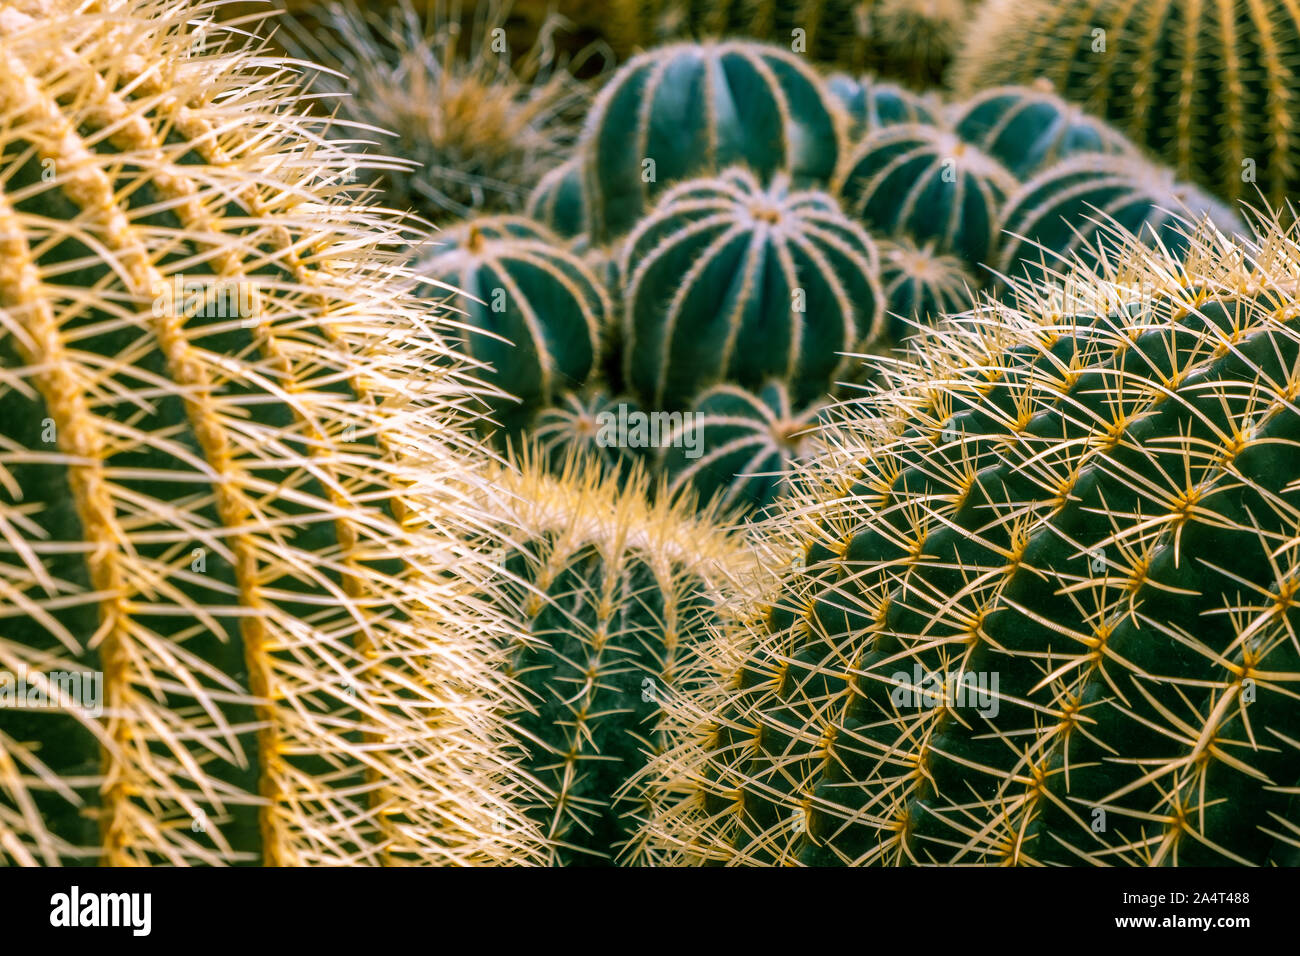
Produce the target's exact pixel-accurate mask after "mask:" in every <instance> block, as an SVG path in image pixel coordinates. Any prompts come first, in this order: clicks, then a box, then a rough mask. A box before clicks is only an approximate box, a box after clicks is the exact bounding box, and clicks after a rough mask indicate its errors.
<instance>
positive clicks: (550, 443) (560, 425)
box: [529, 388, 645, 475]
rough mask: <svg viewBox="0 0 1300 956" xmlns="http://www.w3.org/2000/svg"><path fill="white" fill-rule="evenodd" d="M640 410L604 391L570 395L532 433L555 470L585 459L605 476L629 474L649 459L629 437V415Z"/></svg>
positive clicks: (545, 414) (540, 417)
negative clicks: (632, 469) (640, 463)
mask: <svg viewBox="0 0 1300 956" xmlns="http://www.w3.org/2000/svg"><path fill="white" fill-rule="evenodd" d="M624 410H625V411H624ZM639 411H640V409H639V408H638V407H637V405H636V403H635V402H633V401H632V400H631V399H630V398H628V397H626V396H620V397H618V398H611V397H610V394H609V393H608V392H607V391H605V390H604V389H602V388H590V389H586V390H584V391H582V392H568V393H566V394H565V395H563V396H562V397H561V399H560V401H559V402H558V403H557V404H556V405H554V406H553V407H551V408H547V409H544V410H543V411H542V412H541V413H540V414H539V415H538V416H537V419H536V421H535V422H534V423H533V424H532V427H531V428H530V429H529V433H530V435H531V436H532V438H533V439H534V440H535V442H536V444H537V446H538V452H539V454H540V455H541V456H543V457H544V458H545V460H546V461H547V462H549V463H551V464H552V465H553V467H555V468H558V469H562V468H564V467H566V466H567V465H568V463H569V462H570V461H572V460H573V459H574V458H575V457H577V456H582V457H585V459H586V460H587V461H588V462H591V463H592V464H593V466H594V467H596V468H599V469H600V470H601V471H602V472H603V473H607V474H620V475H627V474H629V471H630V469H631V468H632V467H633V465H635V464H636V462H638V461H642V460H643V459H644V458H645V450H644V449H643V448H642V447H641V446H639V445H633V444H632V443H630V442H629V441H628V440H627V435H626V434H625V423H626V422H627V421H628V417H627V416H628V415H629V414H630V413H632V412H639Z"/></svg>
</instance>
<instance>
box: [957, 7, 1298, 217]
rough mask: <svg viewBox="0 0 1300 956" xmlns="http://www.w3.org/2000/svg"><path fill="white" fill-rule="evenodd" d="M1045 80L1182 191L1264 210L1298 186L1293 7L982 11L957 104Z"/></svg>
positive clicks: (965, 54) (963, 59) (964, 57)
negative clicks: (1197, 187) (1200, 190)
mask: <svg viewBox="0 0 1300 956" xmlns="http://www.w3.org/2000/svg"><path fill="white" fill-rule="evenodd" d="M1040 76H1041V77H1046V78H1047V79H1048V80H1050V81H1051V82H1052V83H1053V84H1054V85H1055V86H1056V88H1057V89H1058V90H1059V91H1060V92H1061V93H1062V94H1064V95H1065V96H1066V97H1067V98H1069V99H1070V100H1072V101H1074V102H1077V103H1080V104H1082V105H1083V106H1085V107H1086V108H1087V109H1089V110H1091V111H1093V112H1095V113H1096V114H1097V115H1099V116H1105V117H1106V118H1108V119H1109V120H1111V121H1112V122H1114V123H1115V124H1116V126H1118V127H1119V128H1120V129H1121V130H1123V131H1124V132H1125V133H1127V134H1128V135H1129V137H1130V138H1132V139H1133V140H1134V141H1135V142H1137V143H1139V144H1141V145H1143V146H1145V147H1147V148H1149V149H1150V150H1151V151H1152V152H1153V153H1155V154H1156V155H1157V156H1159V157H1160V158H1161V159H1162V160H1163V161H1164V162H1166V163H1168V164H1169V165H1170V166H1172V167H1173V168H1174V170H1175V171H1176V173H1177V174H1178V175H1179V176H1180V177H1182V178H1185V179H1189V180H1192V181H1194V182H1197V183H1200V184H1201V185H1203V186H1205V187H1206V188H1208V189H1210V190H1212V191H1213V192H1215V193H1216V194H1217V195H1218V196H1220V197H1221V198H1223V199H1226V200H1229V201H1236V200H1245V201H1247V202H1254V201H1256V200H1257V199H1258V198H1259V196H1260V192H1261V191H1262V194H1263V196H1264V197H1265V198H1266V199H1268V200H1269V201H1270V202H1272V203H1274V204H1279V203H1281V202H1283V201H1284V200H1285V199H1286V197H1287V196H1288V195H1289V194H1290V192H1291V191H1292V190H1294V189H1295V188H1296V186H1297V185H1300V133H1297V131H1296V130H1295V129H1294V122H1293V116H1294V108H1293V101H1294V100H1295V98H1296V97H1297V96H1300V7H1297V6H1295V5H1294V4H1292V3H1289V2H1284V0H1260V2H1258V3H1245V2H1237V0H1221V2H1218V3H1201V2H1200V0H1170V2H1168V3H1165V4H1162V5H1161V6H1160V8H1159V11H1158V15H1156V14H1155V13H1154V12H1153V11H1152V10H1149V9H1147V8H1146V7H1144V6H1142V5H1140V4H1131V3H1124V2H1120V0H1088V2H1087V3H1083V4H1079V3H1074V2H1069V0H989V2H988V3H986V4H985V5H983V6H982V7H981V8H980V11H979V14H978V15H977V17H976V18H975V21H974V22H973V23H972V25H971V28H970V30H969V31H968V32H967V34H966V40H965V44H964V46H963V48H962V50H961V54H960V56H959V59H958V63H957V64H956V67H955V69H954V77H953V82H954V85H955V86H956V87H957V89H958V90H959V91H960V92H962V93H963V94H969V93H971V92H974V91H975V90H977V89H980V88H982V87H985V86H990V85H993V86H996V85H999V84H1003V83H1027V82H1029V81H1030V80H1032V79H1034V78H1035V77H1040Z"/></svg>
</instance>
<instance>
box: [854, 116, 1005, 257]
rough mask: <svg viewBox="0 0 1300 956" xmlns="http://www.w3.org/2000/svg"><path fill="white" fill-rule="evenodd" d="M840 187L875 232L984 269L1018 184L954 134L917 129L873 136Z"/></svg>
mask: <svg viewBox="0 0 1300 956" xmlns="http://www.w3.org/2000/svg"><path fill="white" fill-rule="evenodd" d="M837 186H838V189H839V191H840V193H841V194H842V195H843V201H844V208H845V211H846V212H848V213H849V214H850V215H853V216H856V217H857V218H859V219H861V220H862V221H863V222H865V223H866V224H867V226H868V227H869V228H871V229H872V230H873V231H879V232H881V233H883V234H885V235H889V236H900V235H901V236H908V237H911V238H913V239H916V240H918V241H921V242H924V241H926V240H934V241H935V242H936V243H937V244H938V246H937V247H938V248H939V249H940V250H941V251H943V252H951V253H953V254H954V255H958V256H961V257H962V258H963V259H964V260H965V261H966V262H967V263H968V264H970V265H972V266H978V265H979V264H980V263H984V262H988V261H989V260H990V257H991V255H992V254H993V253H994V252H995V250H996V248H997V245H998V242H999V240H1000V235H999V231H998V212H999V210H1000V208H1001V206H1002V203H1003V202H1004V201H1005V200H1006V197H1007V196H1008V195H1010V194H1011V193H1012V192H1013V191H1014V190H1015V186H1016V180H1015V178H1014V177H1013V176H1012V175H1011V174H1010V173H1009V172H1007V170H1006V169H1004V168H1003V167H1002V165H1001V164H1000V163H998V162H997V161H996V160H994V159H991V158H990V157H988V156H986V155H985V154H984V153H982V152H981V151H980V150H979V149H978V148H977V147H975V146H972V145H970V144H969V143H966V142H963V141H962V140H961V139H960V138H959V137H958V136H957V135H956V134H955V133H953V132H951V131H950V130H947V129H943V128H939V127H934V126H926V125H921V124H911V125H905V126H887V127H885V128H883V129H880V130H878V131H876V132H874V133H871V134H869V135H868V136H867V138H866V139H864V140H863V141H862V143H861V144H860V145H859V146H858V148H857V149H856V150H855V151H854V153H853V155H852V156H851V157H850V159H849V162H848V163H847V164H846V167H845V169H844V171H843V172H842V173H841V175H840V177H839V179H838V183H837Z"/></svg>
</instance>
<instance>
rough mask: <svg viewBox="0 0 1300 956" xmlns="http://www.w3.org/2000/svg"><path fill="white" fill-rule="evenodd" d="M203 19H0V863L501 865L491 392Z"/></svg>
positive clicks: (61, 15)
mask: <svg viewBox="0 0 1300 956" xmlns="http://www.w3.org/2000/svg"><path fill="white" fill-rule="evenodd" d="M213 9H214V8H213V6H212V5H211V4H205V5H203V6H199V5H191V4H189V3H187V2H177V0H167V2H156V0H101V2H99V3H94V4H84V3H76V2H73V0H45V2H40V3H37V2H27V0H24V2H21V3H13V2H9V0H3V2H0V529H3V531H2V532H0V635H2V636H0V668H2V670H0V863H18V864H49V865H59V864H81V863H96V862H99V863H102V864H107V865H139V864H151V863H159V864H168V865H182V864H230V863H246V862H259V861H260V862H262V863H264V864H279V865H307V864H334V865H338V864H377V863H387V862H393V863H419V862H424V863H440V864H447V863H473V862H488V861H494V860H495V861H506V860H509V859H512V858H517V859H519V860H526V859H527V858H528V853H529V850H528V847H529V846H530V844H529V842H528V841H529V839H531V838H530V837H529V836H528V834H529V833H530V832H531V831H530V828H529V825H528V824H527V823H526V822H525V820H524V818H523V817H522V815H521V814H520V813H519V812H518V811H517V810H515V809H513V802H514V799H515V798H516V796H518V795H519V794H522V792H523V790H521V789H519V787H521V786H522V784H521V782H520V781H519V780H517V779H516V776H515V773H514V771H513V770H511V769H510V765H509V763H508V761H510V760H512V759H513V758H512V757H511V755H510V753H509V751H508V750H506V749H504V745H505V741H506V740H507V736H506V728H505V725H504V723H502V722H501V720H500V719H499V717H497V716H494V715H495V714H499V713H500V711H501V710H502V708H504V707H507V706H514V705H513V704H512V703H511V701H512V698H511V697H510V696H509V695H508V694H507V693H506V690H505V687H504V684H503V682H502V680H501V678H500V677H499V676H498V674H497V657H498V655H499V653H500V651H499V644H500V643H501V642H504V641H506V640H508V638H509V635H510V634H511V633H513V631H512V629H511V628H512V625H510V624H509V622H508V621H507V619H505V618H504V617H503V616H502V615H501V614H500V613H499V612H498V611H496V610H495V609H494V608H493V607H492V605H490V604H488V603H485V602H483V601H482V600H481V599H480V598H478V597H476V596H475V595H476V594H477V593H478V591H479V590H480V589H481V588H482V587H484V586H486V585H487V584H489V583H490V582H491V580H492V578H491V575H492V572H493V568H492V566H491V565H490V564H489V563H488V562H487V560H486V559H485V558H484V557H482V556H480V555H477V554H476V553H475V552H474V551H473V550H471V549H470V548H468V547H467V546H466V543H465V542H466V541H467V540H468V539H469V537H470V536H471V535H472V534H474V533H476V530H477V529H478V528H479V527H480V526H481V524H482V523H483V521H485V520H487V519H486V513H487V512H486V509H484V508H479V507H475V506H474V505H473V504H472V502H471V501H470V500H469V498H470V496H471V493H472V494H474V495H477V494H478V493H479V492H478V491H475V489H483V488H484V487H485V486H484V485H483V480H484V478H483V472H484V469H485V466H486V465H487V461H486V457H485V456H484V455H483V454H482V453H481V452H479V451H477V450H476V446H475V445H474V443H473V442H472V441H471V440H470V437H469V435H468V433H467V432H466V428H465V422H466V416H465V415H464V413H463V412H462V411H461V410H460V409H459V406H462V405H465V404H467V403H468V400H469V399H471V398H472V397H473V395H474V393H475V392H482V391H484V390H485V389H484V388H483V387H482V386H479V385H476V384H475V383H474V381H473V379H472V377H471V376H470V375H468V374H467V373H466V371H465V370H464V369H463V368H462V366H463V364H464V363H461V362H459V361H458V360H457V359H456V358H455V357H454V353H451V352H450V351H449V350H448V349H447V348H446V347H445V346H444V345H442V344H441V343H442V337H443V334H444V332H445V330H446V328H449V327H450V325H449V317H448V316H447V315H446V314H445V312H444V311H442V310H439V309H436V308H433V309H431V308H430V307H429V306H428V304H427V303H422V302H421V301H420V300H418V299H416V298H415V297H414V296H413V295H412V289H411V287H412V284H413V280H412V279H411V277H410V274H409V272H408V271H406V270H404V269H403V267H402V260H401V258H400V255H401V249H402V247H403V246H404V245H405V244H406V243H408V242H409V237H408V236H407V235H406V231H405V229H404V227H403V226H402V225H401V224H400V223H399V221H398V220H397V219H395V218H394V217H393V216H391V215H390V214H387V213H385V212H384V211H383V210H380V209H378V208H374V207H370V206H368V205H367V204H366V203H365V202H363V201H360V200H359V199H358V198H357V196H356V195H354V194H353V193H352V192H351V191H350V190H349V189H348V188H346V186H344V185H343V181H344V179H345V173H346V171H347V170H348V169H349V168H351V167H353V166H357V165H360V166H362V167H364V165H365V162H366V160H365V158H364V157H360V156H358V155H357V154H355V153H352V152H349V151H348V150H347V148H346V147H344V146H341V145H338V144H336V143H331V141H330V136H329V133H330V130H329V124H328V121H326V120H322V119H319V118H313V116H312V114H311V113H310V112H309V106H310V105H311V103H312V102H313V100H312V98H311V97H310V96H307V95H305V94H304V93H303V91H302V90H301V88H300V87H298V86H297V85H295V84H294V83H293V82H291V81H289V80H287V79H286V76H287V69H288V64H287V63H286V62H285V61H282V60H275V59H273V58H271V57H263V56H262V54H263V52H264V49H263V47H262V46H261V44H260V41H257V40H255V39H253V40H249V39H247V37H248V34H246V33H245V32H244V30H245V29H246V27H245V28H241V29H239V30H235V29H231V28H227V27H224V26H222V25H219V24H215V23H213V22H212V21H211V20H208V19H204V18H205V17H206V16H207V15H208V14H210V13H211V12H212V10H213ZM241 37H242V38H241ZM417 373H418V374H417ZM450 567H455V569H456V576H455V577H452V578H448V577H447V576H445V575H444V574H443V571H444V569H446V568H450ZM61 674H62V675H66V676H67V677H68V678H69V680H68V681H66V682H65V681H63V679H62V678H61V677H60V676H59V675H61ZM24 683H26V684H27V687H28V689H29V690H35V691H36V692H37V693H38V694H40V695H44V697H45V703H47V704H48V705H49V706H48V707H43V708H35V709H26V708H22V707H18V708H15V707H13V706H11V705H12V704H13V703H14V698H13V696H12V695H13V694H14V692H15V687H17V688H18V691H17V692H19V693H21V692H22V687H23V684H24ZM60 688H61V690H60ZM78 691H79V692H80V693H79V694H78ZM69 694H72V695H75V696H68V695H69ZM27 703H28V704H31V703H32V698H31V697H30V696H29V697H28V698H27ZM512 781H513V782H512Z"/></svg>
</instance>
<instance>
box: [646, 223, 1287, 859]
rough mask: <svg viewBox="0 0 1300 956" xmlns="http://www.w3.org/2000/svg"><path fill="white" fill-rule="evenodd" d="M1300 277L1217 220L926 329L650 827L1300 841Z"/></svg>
mask: <svg viewBox="0 0 1300 956" xmlns="http://www.w3.org/2000/svg"><path fill="white" fill-rule="evenodd" d="M1297 276H1300V246H1298V245H1297V242H1296V235H1295V233H1294V231H1292V232H1289V233H1284V232H1283V231H1282V230H1280V229H1278V228H1275V227H1273V226H1269V227H1268V228H1266V229H1265V230H1264V231H1263V233H1262V234H1261V235H1259V236H1257V237H1256V239H1255V240H1253V241H1252V242H1250V243H1245V244H1242V243H1235V242H1233V241H1231V240H1229V239H1227V238H1226V237H1225V236H1224V235H1223V234H1222V233H1217V232H1214V231H1213V230H1209V229H1206V230H1205V231H1203V232H1201V233H1200V234H1199V235H1198V236H1197V237H1196V238H1195V239H1193V240H1191V242H1190V251H1189V254H1188V256H1187V258H1186V261H1185V263H1180V262H1179V261H1178V260H1175V259H1173V258H1171V257H1169V256H1167V255H1166V254H1165V253H1163V252H1158V251H1150V250H1147V249H1143V248H1141V246H1138V245H1135V244H1134V243H1130V244H1129V245H1128V246H1126V249H1125V251H1124V252H1123V253H1122V254H1121V255H1120V256H1119V257H1118V258H1117V259H1116V260H1115V262H1114V263H1113V264H1112V265H1111V266H1108V267H1107V269H1106V271H1104V272H1103V273H1101V274H1095V273H1092V272H1090V271H1088V270H1079V271H1076V272H1074V273H1072V274H1071V276H1070V277H1069V278H1068V279H1066V280H1065V281H1064V282H1062V283H1061V284H1059V285H1055V286H1053V285H1044V286H1041V287H1039V288H1032V287H1025V288H1023V289H1022V291H1021V295H1020V297H1019V299H1018V301H1017V303H1016V305H1015V307H1014V308H1011V307H1006V306H998V305H994V304H990V305H988V306H987V307H985V308H983V309H981V310H979V311H978V312H976V313H974V314H973V315H972V316H969V317H963V318H961V319H959V320H954V321H951V322H949V323H947V324H945V325H944V326H943V327H942V328H941V329H937V330H935V331H934V333H933V334H932V335H929V336H927V337H926V338H925V340H924V341H919V340H915V341H916V345H915V349H914V351H913V352H912V353H911V360H910V361H909V362H908V363H907V364H906V365H904V366H899V367H897V368H895V369H894V370H893V372H892V375H891V381H890V382H889V383H888V385H887V386H885V387H882V388H881V389H880V390H879V391H878V393H877V395H876V400H875V401H874V403H873V406H874V407H873V410H872V413H871V414H865V415H864V414H858V413H856V412H854V413H852V414H848V415H845V416H843V417H842V418H841V419H840V421H839V422H838V423H837V424H835V425H833V426H828V428H827V432H828V434H827V436H826V439H825V441H826V444H827V445H834V446H837V448H838V451H839V454H838V456H837V457H835V458H833V459H830V460H828V465H829V467H828V468H827V469H826V470H825V471H824V472H822V476H823V478H824V480H823V481H822V482H820V483H810V484H809V488H810V489H812V491H811V492H810V493H809V494H808V495H807V496H805V497H803V498H800V499H798V500H795V501H793V502H792V503H791V505H790V508H789V509H788V515H789V516H790V518H789V520H786V521H785V522H783V523H782V524H781V525H779V526H774V527H775V530H774V535H775V536H776V539H777V540H776V541H775V542H772V543H771V546H772V547H773V548H775V550H776V551H778V552H780V553H787V552H790V551H794V552H795V553H801V554H802V558H801V560H800V561H799V562H797V563H795V564H793V565H792V566H791V567H790V569H789V570H788V571H787V572H785V574H784V581H783V583H782V584H781V585H780V586H779V587H778V588H777V589H775V590H774V591H773V592H771V594H772V597H771V600H770V602H769V606H768V610H767V613H766V614H763V615H759V616H753V617H752V618H751V624H750V625H748V626H746V627H742V628H739V629H737V630H736V631H735V632H733V633H732V634H731V635H730V636H729V637H728V638H727V640H728V641H729V642H730V643H732V644H733V647H734V648H735V649H736V650H737V651H738V652H740V653H743V654H745V659H744V660H743V663H742V664H741V665H740V666H739V667H738V668H737V669H736V670H735V671H734V672H733V673H730V674H728V675H727V676H726V678H725V679H724V680H723V681H722V682H720V683H719V685H718V687H717V688H715V689H714V690H713V691H700V692H699V693H698V694H697V696H696V698H695V701H694V703H692V702H691V701H685V702H683V705H682V711H683V712H682V716H681V719H680V722H679V724H678V726H680V727H682V728H683V733H682V737H681V738H679V740H678V742H677V743H675V744H674V747H673V749H672V750H671V751H669V752H668V753H666V755H665V756H664V758H662V760H661V761H659V762H658V763H657V765H656V766H655V767H654V768H653V770H652V771H651V773H652V774H653V775H654V777H655V779H657V780H659V781H660V783H659V784H658V788H659V790H660V791H661V792H662V793H663V795H664V801H665V802H664V803H663V804H662V806H663V807H664V809H663V811H662V812H661V813H659V814H658V815H657V817H656V819H655V820H654V821H652V822H651V824H650V825H649V827H648V832H647V833H646V835H645V840H646V842H647V845H649V846H651V847H652V848H653V849H652V850H651V856H652V858H656V859H658V860H659V861H661V862H683V861H693V862H701V861H711V862H719V863H731V864H736V863H749V864H767V863H781V864H784V863H805V864H836V863H839V864H935V863H941V864H1020V865H1074V866H1078V865H1089V864H1092V865H1100V866H1125V865H1137V866H1148V865H1184V866H1205V865H1234V864H1256V865H1268V864H1282V865H1292V866H1294V865H1296V864H1297V862H1300V801H1297V798H1296V793H1297V791H1296V784H1297V782H1298V781H1300V708H1297V707H1296V700H1295V694H1296V691H1295V688H1296V686H1297V683H1300V649H1298V648H1297V643H1296V638H1295V634H1296V628H1297V627H1298V626H1300V538H1298V537H1297V534H1296V529H1297V527H1300V484H1298V483H1297V482H1296V480H1295V479H1296V474H1295V467H1294V462H1295V461H1296V458H1297V455H1298V454H1300V413H1297V409H1296V404H1295V397H1296V395H1297V394H1300V310H1298V309H1297V306H1296V299H1295V287H1296V282H1297ZM795 516H797V518H796V517H795ZM746 649H747V650H746ZM670 795H671V796H670Z"/></svg>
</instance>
